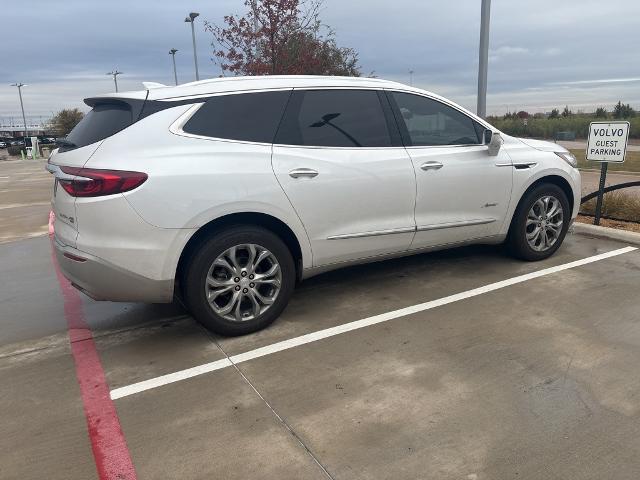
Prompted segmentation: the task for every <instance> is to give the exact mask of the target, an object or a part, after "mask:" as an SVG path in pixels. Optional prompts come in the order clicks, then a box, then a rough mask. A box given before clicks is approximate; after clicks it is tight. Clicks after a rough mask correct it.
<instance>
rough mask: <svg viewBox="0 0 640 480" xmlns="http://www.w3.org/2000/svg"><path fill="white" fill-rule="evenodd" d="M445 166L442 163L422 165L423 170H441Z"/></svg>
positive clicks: (425, 163)
mask: <svg viewBox="0 0 640 480" xmlns="http://www.w3.org/2000/svg"><path fill="white" fill-rule="evenodd" d="M442 167H443V165H442V164H441V163H440V162H424V163H423V164H422V165H420V168H421V169H422V170H425V171H426V170H440V169H441V168H442Z"/></svg>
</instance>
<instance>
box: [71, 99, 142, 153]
mask: <svg viewBox="0 0 640 480" xmlns="http://www.w3.org/2000/svg"><path fill="white" fill-rule="evenodd" d="M132 123H133V113H132V112H131V106H130V105H128V104H126V103H98V104H96V105H94V106H93V108H92V109H91V111H90V112H89V113H87V114H86V115H85V116H84V118H83V119H82V120H81V121H80V123H78V124H77V125H76V126H75V128H74V129H73V130H71V133H69V135H67V140H68V141H69V142H71V143H72V144H74V147H73V148H75V147H84V146H85V145H90V144H92V143H95V142H99V141H100V140H104V139H105V138H107V137H110V136H111V135H113V134H115V133H118V132H119V131H120V130H123V129H125V128H127V127H128V126H129V125H131V124H132Z"/></svg>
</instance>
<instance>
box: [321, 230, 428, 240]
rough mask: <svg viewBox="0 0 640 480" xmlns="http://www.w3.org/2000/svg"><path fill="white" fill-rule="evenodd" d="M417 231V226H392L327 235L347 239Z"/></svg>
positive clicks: (337, 238)
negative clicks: (383, 228) (368, 230)
mask: <svg viewBox="0 0 640 480" xmlns="http://www.w3.org/2000/svg"><path fill="white" fill-rule="evenodd" d="M415 231H416V227H406V228H392V229H389V230H375V231H373V232H360V233H344V234H342V235H332V236H330V237H327V240H345V239H347V238H362V237H377V236H379V235H393V234H395V233H413V232H415Z"/></svg>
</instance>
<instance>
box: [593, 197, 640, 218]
mask: <svg viewBox="0 0 640 480" xmlns="http://www.w3.org/2000/svg"><path fill="white" fill-rule="evenodd" d="M596 200H597V199H596V198H592V199H591V200H589V201H588V202H586V203H583V204H582V206H581V208H580V212H581V213H586V214H588V215H595V211H596ZM602 215H603V216H604V217H611V218H617V219H620V220H626V221H629V222H640V196H638V195H633V194H630V193H628V192H621V191H615V192H609V193H605V194H604V198H603V203H602Z"/></svg>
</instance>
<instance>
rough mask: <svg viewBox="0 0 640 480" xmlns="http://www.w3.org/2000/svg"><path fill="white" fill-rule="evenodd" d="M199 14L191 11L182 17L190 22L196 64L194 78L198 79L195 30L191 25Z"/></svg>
mask: <svg viewBox="0 0 640 480" xmlns="http://www.w3.org/2000/svg"><path fill="white" fill-rule="evenodd" d="M198 16H200V14H199V13H196V12H191V13H190V14H189V16H188V17H187V18H185V19H184V21H185V22H186V23H190V24H191V39H192V40H193V63H194V64H195V66H196V80H200V75H199V74H198V55H197V54H196V31H195V28H194V26H193V21H194V20H195V19H196V17H198Z"/></svg>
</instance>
